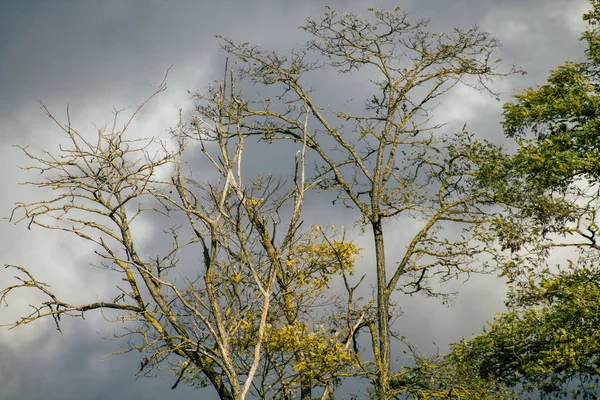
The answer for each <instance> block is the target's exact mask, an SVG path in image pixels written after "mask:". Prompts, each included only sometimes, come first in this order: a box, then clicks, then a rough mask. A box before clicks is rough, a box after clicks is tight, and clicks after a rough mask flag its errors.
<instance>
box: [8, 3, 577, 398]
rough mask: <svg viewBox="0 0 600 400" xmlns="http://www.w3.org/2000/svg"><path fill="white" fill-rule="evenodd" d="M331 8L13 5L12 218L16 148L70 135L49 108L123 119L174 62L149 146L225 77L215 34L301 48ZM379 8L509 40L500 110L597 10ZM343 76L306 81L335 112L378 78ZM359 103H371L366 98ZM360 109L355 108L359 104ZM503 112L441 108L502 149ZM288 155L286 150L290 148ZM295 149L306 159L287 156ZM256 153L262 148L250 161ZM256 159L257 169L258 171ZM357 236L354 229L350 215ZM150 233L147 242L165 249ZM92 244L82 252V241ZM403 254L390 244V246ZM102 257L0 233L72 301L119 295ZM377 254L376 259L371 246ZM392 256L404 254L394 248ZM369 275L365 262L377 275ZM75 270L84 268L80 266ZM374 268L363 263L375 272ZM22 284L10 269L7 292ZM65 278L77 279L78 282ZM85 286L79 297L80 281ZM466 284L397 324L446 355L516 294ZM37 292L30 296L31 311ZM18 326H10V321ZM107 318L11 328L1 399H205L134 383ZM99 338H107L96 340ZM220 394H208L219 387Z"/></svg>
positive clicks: (20, 190) (43, 238)
mask: <svg viewBox="0 0 600 400" xmlns="http://www.w3.org/2000/svg"><path fill="white" fill-rule="evenodd" d="M323 4H324V3H323V2H320V1H317V0H313V1H295V2H284V1H274V0H252V1H250V0H248V1H242V0H238V1H192V0H188V1H184V0H181V1H177V2H170V1H160V0H154V1H149V0H148V1H142V0H138V1H135V0H119V1H117V0H112V1H102V2H87V1H79V0H61V1H58V0H57V1H53V2H49V1H42V0H39V1H27V2H3V3H2V5H0V38H2V39H0V140H1V141H2V147H1V148H0V156H2V159H3V162H4V163H3V166H4V174H2V182H1V184H2V186H1V187H3V188H5V193H4V194H3V196H2V197H1V198H0V206H1V209H2V213H3V215H7V214H9V212H10V209H11V207H12V204H13V203H14V202H15V201H17V200H23V199H30V198H32V196H34V195H35V194H33V193H32V192H31V191H30V190H29V189H27V188H24V187H19V186H17V185H16V182H17V181H19V180H24V176H25V175H23V174H22V173H20V172H18V171H17V170H16V168H15V165H17V164H23V161H24V160H23V157H22V156H20V155H19V154H18V153H17V152H16V151H14V149H12V148H9V147H8V145H9V144H13V143H20V144H29V143H30V144H32V146H33V148H37V149H56V145H57V143H56V142H57V139H58V135H57V130H56V129H55V128H54V127H53V126H52V125H51V124H50V123H49V121H48V120H47V118H45V117H44V116H43V115H42V113H41V112H40V111H39V108H38V103H37V101H39V100H41V101H43V102H44V103H45V104H47V105H48V106H49V107H50V108H51V109H52V110H54V111H56V112H57V113H58V114H59V115H64V109H65V107H66V105H67V103H70V104H71V112H72V117H73V119H74V121H75V122H76V123H77V124H78V126H81V127H83V128H84V129H90V128H92V125H91V124H90V121H94V122H97V123H98V124H100V125H103V124H105V123H108V122H109V121H110V118H111V115H110V109H111V107H112V106H113V105H114V106H116V107H124V106H128V105H135V104H138V103H139V102H141V101H142V100H143V99H144V98H145V97H146V96H147V95H148V94H149V93H151V91H152V86H151V85H152V84H157V83H159V82H160V80H161V79H162V77H163V75H164V73H165V71H166V70H167V68H168V67H169V66H171V65H173V68H172V69H171V71H170V74H169V78H168V84H169V90H168V91H167V92H166V93H164V94H162V95H161V96H160V97H159V98H158V99H157V100H156V101H155V102H154V103H152V104H150V105H149V107H148V108H147V109H146V111H145V112H144V113H143V114H142V115H141V116H140V122H139V124H138V125H137V127H136V128H137V129H138V130H139V131H140V132H141V133H140V135H141V136H152V135H158V134H161V133H164V132H165V131H166V129H167V128H169V127H170V126H173V125H174V123H175V122H176V117H177V109H178V108H184V109H185V110H188V111H190V110H191V102H190V100H189V98H188V95H187V90H191V91H192V92H193V91H196V90H203V89H204V88H205V87H206V85H207V84H208V82H209V81H210V80H212V79H218V78H220V74H221V72H222V67H223V61H224V53H223V52H222V51H220V50H219V46H218V42H217V41H216V39H215V38H214V35H215V34H221V35H224V36H229V37H231V38H232V39H234V40H236V41H249V42H251V43H256V44H259V45H261V46H264V47H267V48H277V49H279V50H282V51H285V50H286V49H288V48H290V47H291V46H294V45H301V44H302V42H303V41H304V40H306V37H305V36H303V34H302V32H300V31H298V30H297V29H296V26H297V25H299V24H302V23H303V22H304V19H305V17H306V16H312V17H313V18H318V16H319V15H320V13H321V12H322V6H323ZM327 4H328V5H330V6H331V7H332V8H334V9H337V10H339V12H344V11H349V12H350V11H351V12H358V13H360V14H363V15H366V14H367V12H366V5H365V4H366V3H365V2H364V1H358V0H357V1H342V0H337V1H330V2H327ZM368 4H369V6H372V7H375V8H388V9H393V8H394V7H396V6H400V7H402V8H403V9H405V10H406V11H408V12H410V13H411V15H413V16H415V17H428V18H431V21H432V29H434V30H436V31H437V30H440V31H442V30H447V29H450V28H451V27H453V26H460V27H463V28H465V27H469V26H471V25H473V24H474V23H478V24H479V25H480V26H481V28H482V29H484V30H488V31H490V32H491V33H492V34H493V35H494V36H496V37H497V38H499V39H500V40H501V42H502V44H503V48H502V50H501V53H500V56H501V57H502V58H503V59H504V61H505V63H506V64H507V66H510V65H512V64H515V65H517V66H522V67H523V68H524V69H525V70H527V71H528V75H526V76H515V77H511V78H507V79H505V80H503V81H499V82H497V83H496V88H497V89H499V90H501V91H503V92H504V95H503V97H502V99H503V100H506V99H508V96H509V95H510V94H511V93H512V92H513V90H514V88H515V87H523V86H525V87H526V86H533V85H535V84H536V83H537V82H543V81H544V80H545V76H546V74H547V71H548V70H549V69H550V68H551V67H552V66H553V65H554V64H559V63H561V62H562V61H563V60H564V59H566V58H572V57H574V56H581V54H582V50H583V46H582V44H581V43H580V42H578V41H577V38H578V35H579V31H581V30H582V28H583V24H582V23H581V22H580V16H581V13H582V12H583V11H584V10H585V8H586V7H585V6H586V4H587V2H586V1H584V0H578V1H564V0H528V1H522V0H519V1H517V0H512V1H508V0H487V1H484V0H460V1H447V0H418V1H417V0H413V1H387V0H378V1H377V0H372V1H369V2H368ZM334 75H335V74H332V75H331V76H327V77H318V76H316V75H315V78H312V79H313V81H311V82H309V83H310V84H312V85H313V86H314V87H315V88H321V89H328V90H322V92H323V93H324V95H323V96H322V97H321V98H320V99H321V100H322V101H323V103H328V104H332V105H333V106H341V104H342V103H343V102H344V101H345V100H347V99H348V98H349V97H352V96H356V93H357V92H358V93H360V91H361V89H363V88H367V85H368V83H366V82H365V79H363V78H365V76H363V75H360V74H356V76H355V77H353V78H356V84H355V85H354V86H353V85H347V84H345V85H342V84H340V85H338V86H337V87H336V90H331V89H330V86H328V85H329V84H331V87H333V86H335V85H334V83H335V80H336V79H338V78H337V77H336V76H334ZM357 100H358V99H357ZM361 102H362V99H360V101H359V103H358V104H357V106H358V107H360V106H361V105H362V104H361ZM501 104H502V103H501V102H496V101H495V100H494V99H493V98H491V97H490V96H487V95H480V94H477V93H473V92H472V91H468V90H460V91H458V92H457V93H455V94H452V95H450V96H448V97H447V98H446V99H445V100H444V104H442V105H441V106H440V108H439V110H438V112H439V113H440V114H439V118H440V119H441V120H450V121H451V122H453V123H455V124H456V125H457V126H458V125H462V123H463V122H465V121H467V120H468V127H469V130H470V131H472V132H474V133H476V134H478V135H481V136H485V137H488V138H490V139H491V140H493V141H495V142H501V141H502V135H501V132H500V129H499V126H498V121H499V120H500V111H501ZM286 151H287V150H286ZM276 154H277V156H276V157H274V156H273V153H272V152H271V153H270V155H269V157H265V156H264V155H261V154H252V155H251V157H252V158H254V159H259V160H260V159H270V160H271V162H272V165H273V166H274V167H273V168H274V169H275V170H277V169H280V170H285V169H286V168H289V167H291V166H292V164H291V161H290V158H289V156H288V155H287V153H286V152H285V151H284V152H280V153H276ZM290 154H293V149H290ZM247 155H248V156H250V155H249V154H247ZM258 168H259V165H258V164H256V169H258ZM322 204H325V199H324V198H312V199H310V201H308V202H307V209H309V208H308V207H310V209H312V210H314V211H311V212H310V213H309V214H310V215H309V216H308V218H310V219H312V220H315V221H317V220H325V219H331V220H332V221H331V222H336V221H343V220H344V219H346V220H347V219H348V218H349V216H352V215H353V214H351V213H350V214H349V213H348V212H347V211H345V210H344V211H335V212H334V213H332V212H331V208H327V207H321V205H322ZM344 222H346V225H348V226H349V227H351V226H352V222H351V221H350V222H348V221H344ZM155 228H156V227H153V226H152V224H148V229H149V232H150V233H149V234H148V235H147V236H148V237H147V242H146V244H147V246H152V245H153V244H155V243H156V242H155V241H154V240H156V239H155V238H153V236H152V231H151V230H152V229H155ZM388 228H389V229H390V231H389V232H390V235H389V236H388V244H390V247H396V248H397V249H399V250H401V248H402V246H401V245H398V244H399V243H403V239H404V237H403V235H402V231H400V230H399V229H394V224H390V226H389V227H388ZM357 239H358V240H359V241H360V245H361V246H362V247H367V248H368V246H370V238H369V237H368V236H363V237H357ZM77 244H79V243H77ZM392 245H393V246H392ZM88 250H89V248H81V247H80V246H79V247H77V246H74V245H73V243H72V242H71V241H70V240H69V238H68V237H64V236H61V235H44V234H42V233H41V232H29V231H27V230H26V229H24V227H13V226H10V225H8V224H5V225H4V227H3V229H2V230H0V254H1V255H2V262H3V263H4V262H15V263H23V264H24V265H28V266H36V271H39V273H40V274H41V275H42V276H43V277H44V279H45V280H47V281H49V282H50V283H54V284H55V286H57V287H59V288H60V290H61V292H62V293H64V294H65V295H70V296H71V297H70V298H76V299H79V298H85V296H86V295H88V296H92V297H93V298H96V297H97V296H101V294H102V293H104V292H105V291H106V290H108V289H109V288H110V282H107V281H105V280H103V278H102V276H103V275H102V274H101V273H100V272H99V271H98V270H94V269H91V268H88V267H86V264H87V255H88V254H89V253H88ZM366 252H367V254H368V250H367V251H366ZM390 256H391V259H394V258H393V257H394V256H395V254H394V251H393V250H392V249H390ZM364 268H366V267H364ZM73 270H75V271H77V272H76V273H74V274H73V273H71V272H70V271H73ZM365 270H366V269H365ZM9 278H10V274H7V273H6V272H4V271H2V272H0V286H4V285H5V284H6V283H7V282H9ZM61 280H67V282H68V283H69V284H68V285H67V284H65V283H64V282H63V284H62V285H61V283H60V282H61ZM78 285H79V287H81V286H82V285H83V287H86V288H88V287H89V291H88V290H86V293H73V292H72V291H71V289H70V287H78ZM461 285H462V281H461V282H456V283H455V284H453V286H451V287H449V289H454V288H460V290H461V293H462V295H461V296H460V297H459V298H458V300H457V302H456V304H455V306H454V307H453V308H446V307H444V306H441V305H440V304H439V302H435V301H424V300H423V299H422V298H419V297H412V298H408V299H403V300H402V304H401V306H402V307H403V309H404V311H405V313H406V315H405V318H404V319H402V320H401V323H400V324H399V327H400V329H401V330H402V331H403V333H406V334H408V336H409V337H412V338H418V340H417V341H418V344H419V345H422V346H424V347H426V346H428V345H429V344H430V343H431V341H433V340H435V341H437V342H438V343H440V344H441V345H442V346H443V345H444V344H445V343H447V342H448V340H457V339H458V338H459V337H460V336H462V335H469V334H470V333H471V332H475V331H477V330H478V329H479V328H480V327H481V325H483V323H484V321H485V320H486V319H489V318H491V317H493V315H494V313H495V312H496V311H498V310H499V309H500V308H501V307H502V297H503V295H504V292H505V288H504V287H503V286H502V284H501V283H499V282H498V281H497V280H495V279H492V278H487V277H484V278H473V281H472V282H470V283H469V285H467V286H466V287H465V288H463V287H461ZM33 301H34V300H33V299H32V298H21V299H18V301H17V304H20V305H21V306H23V307H24V308H21V310H22V309H25V308H26V307H27V304H29V303H31V302H33ZM16 315H17V314H16V312H15V311H13V310H12V309H6V308H0V321H1V322H2V323H4V322H10V321H13V320H14V319H15V318H16ZM7 320H8V321H7ZM101 321H102V319H101V318H100V317H98V316H96V317H89V318H88V320H87V321H85V322H82V321H80V320H74V321H71V322H69V323H68V324H67V326H66V327H65V334H64V335H60V334H58V333H57V332H56V331H55V329H54V327H53V326H52V324H51V323H50V322H51V321H47V323H39V324H34V325H31V326H28V327H24V328H20V329H15V330H12V331H6V330H0V398H2V399H5V400H22V399H38V398H44V399H46V400H54V399H56V400H63V399H85V400H87V399H90V400H92V399H93V400H96V399H103V400H105V399H113V400H120V399H131V398H144V399H147V400H153V399H162V398H170V399H174V400H176V399H184V398H190V397H191V396H193V395H196V396H197V395H198V393H194V392H193V390H191V389H188V388H183V387H182V388H179V389H177V390H175V391H170V389H169V387H170V385H171V384H172V383H173V382H172V379H171V378H172V377H171V376H170V374H169V372H166V371H165V373H164V374H163V375H162V378H161V379H156V380H152V379H140V380H138V381H135V382H134V381H133V373H134V372H135V370H136V368H137V366H138V362H139V359H138V356H137V355H135V354H130V355H127V356H117V357H109V358H108V359H107V360H106V361H104V362H103V363H101V364H100V363H98V360H99V359H100V358H101V356H102V355H103V354H106V353H109V352H111V351H114V350H116V349H117V348H118V346H117V343H116V342H113V341H105V340H102V339H101V338H100V336H102V335H103V336H109V334H110V332H111V328H110V324H108V323H103V322H101ZM97 331H98V332H100V335H99V334H98V333H97ZM209 393H210V392H209Z"/></svg>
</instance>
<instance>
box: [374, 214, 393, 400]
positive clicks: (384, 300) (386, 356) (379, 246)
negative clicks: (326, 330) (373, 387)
mask: <svg viewBox="0 0 600 400" xmlns="http://www.w3.org/2000/svg"><path fill="white" fill-rule="evenodd" d="M371 226H372V228H373V237H374V240H375V260H376V261H375V263H376V268H377V323H378V330H379V356H378V357H377V358H376V360H377V366H378V369H379V378H378V382H377V397H378V399H379V400H387V399H388V392H389V375H390V359H391V357H390V331H389V325H388V324H389V302H388V298H389V296H388V293H387V277H386V271H385V253H384V245H383V229H382V223H381V219H380V218H377V219H375V220H374V221H372V222H371Z"/></svg>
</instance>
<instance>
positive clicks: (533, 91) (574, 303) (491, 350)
mask: <svg viewBox="0 0 600 400" xmlns="http://www.w3.org/2000/svg"><path fill="white" fill-rule="evenodd" d="M590 4H591V10H590V11H589V12H587V13H586V14H584V16H583V19H584V21H587V23H588V29H587V30H586V31H585V32H584V33H583V35H582V37H581V39H582V40H584V41H585V42H586V43H587V50H586V53H585V54H586V59H585V60H584V61H576V60H575V61H567V62H565V64H563V65H561V66H558V67H556V68H554V69H553V70H552V71H551V72H550V75H549V77H548V82H547V83H545V84H543V85H538V86H537V87H536V88H528V89H526V90H521V91H519V93H518V94H516V95H515V96H514V99H515V100H514V102H510V103H507V104H506V105H505V106H504V129H505V133H506V134H507V136H509V137H512V138H515V139H516V140H517V143H518V144H519V149H518V151H517V153H516V154H515V155H514V156H512V157H507V158H504V159H502V158H499V159H498V160H497V161H496V162H495V165H493V166H490V167H489V168H488V174H487V176H486V178H485V179H482V182H483V183H484V185H487V186H488V187H490V188H493V191H494V193H495V199H496V200H497V201H499V202H501V203H504V204H505V205H507V206H508V209H509V210H510V213H508V214H507V216H506V218H505V219H504V220H502V221H499V222H498V223H497V224H496V228H497V230H496V233H497V234H498V235H499V237H500V239H501V241H502V242H503V244H504V247H505V248H506V249H507V250H510V254H507V255H506V257H503V258H499V259H498V260H499V261H500V262H501V265H502V268H503V272H504V274H505V275H506V276H507V278H508V279H509V283H510V284H511V287H510V293H509V301H508V303H507V304H508V306H509V309H508V312H506V313H504V314H501V315H499V316H498V317H497V318H496V319H495V320H494V321H493V322H492V323H491V324H490V326H489V327H488V328H486V329H485V330H484V332H483V333H482V334H481V335H477V336H474V337H473V338H471V339H470V340H469V341H465V342H463V343H462V344H457V345H456V347H455V350H454V354H455V355H459V356H460V357H465V359H466V360H469V361H466V362H472V363H474V364H476V365H477V366H478V368H479V372H480V374H481V375H482V376H484V377H494V379H500V380H502V381H503V382H505V383H507V384H510V385H517V386H518V385H522V386H523V387H524V389H525V391H531V390H538V389H539V390H541V391H542V392H545V393H547V394H548V395H554V396H556V397H559V398H562V396H565V395H566V393H567V392H569V391H573V394H574V396H576V397H586V398H597V395H598V393H599V392H598V389H597V388H596V387H595V385H596V384H597V381H598V378H599V376H600V369H599V368H598V367H599V365H598V345H597V343H598V339H599V338H598V332H597V326H598V321H597V319H598V315H600V314H598V311H599V310H598V295H599V292H598V288H599V287H598V284H599V280H598V277H599V269H598V259H599V256H600V254H599V250H600V247H599V243H598V240H597V233H598V223H599V222H600V221H599V217H600V215H599V214H598V211H599V210H600V201H599V200H600V198H599V195H600V192H599V191H598V178H599V172H600V169H599V166H600V147H599V143H600V142H599V141H598V130H599V128H600V125H599V124H600V122H599V121H600V119H599V118H598V115H600V86H599V84H600V81H599V80H598V77H599V72H600V69H599V66H600V64H599V63H600V47H599V46H598V44H599V43H600V29H599V28H598V27H597V23H598V21H599V18H600V2H598V1H597V0H593V1H590ZM559 252H562V253H559ZM561 255H562V256H561ZM557 258H558V259H559V260H560V259H562V260H563V261H562V267H558V266H556V267H555V266H553V265H552V262H556V261H551V260H556V259H557Z"/></svg>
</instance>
